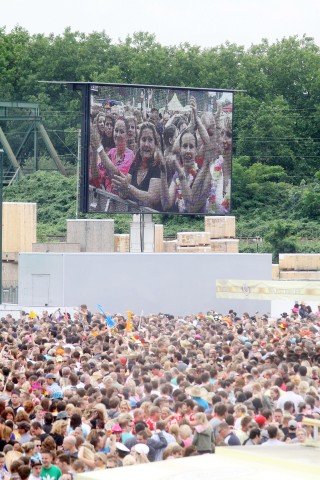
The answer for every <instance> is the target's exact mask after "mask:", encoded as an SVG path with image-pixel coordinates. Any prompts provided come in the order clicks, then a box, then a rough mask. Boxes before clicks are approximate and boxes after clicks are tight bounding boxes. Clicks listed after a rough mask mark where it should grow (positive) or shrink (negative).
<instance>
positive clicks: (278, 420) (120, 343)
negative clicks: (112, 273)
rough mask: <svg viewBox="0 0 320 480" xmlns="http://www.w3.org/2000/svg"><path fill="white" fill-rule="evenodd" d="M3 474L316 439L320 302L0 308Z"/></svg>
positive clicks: (65, 471) (57, 475)
mask: <svg viewBox="0 0 320 480" xmlns="http://www.w3.org/2000/svg"><path fill="white" fill-rule="evenodd" d="M0 345H1V349H0V390H1V392H0V477H1V480H27V479H28V478H30V480H38V479H43V480H49V479H50V480H52V479H54V480H59V479H62V480H72V479H73V475H74V474H75V473H81V472H85V471H92V470H101V469H105V468H116V467H125V466H129V465H134V464H140V463H148V462H156V461H164V460H167V459H175V458H181V457H188V456H196V455H202V454H212V453H214V452H215V449H216V447H217V446H224V447H228V446H242V447H241V448H246V447H247V446H249V445H250V446H253V445H255V446H256V448H267V447H268V446H270V445H278V446H284V445H285V444H299V445H300V444H301V445H302V444H304V443H308V442H312V440H313V435H314V431H313V427H312V425H311V424H312V421H314V420H317V419H319V418H320V402H319V398H320V397H319V395H320V383H319V378H320V305H319V307H318V310H317V311H316V312H312V309H311V308H310V307H308V306H305V305H304V303H303V302H301V303H300V304H299V303H297V304H295V305H294V307H293V308H292V310H291V311H290V312H289V313H283V314H282V315H281V317H280V318H278V319H271V318H269V317H268V316H267V315H263V316H257V315H255V316H250V315H249V314H248V313H243V314H241V315H238V314H237V313H236V312H234V311H233V310H230V311H229V312H228V314H226V315H221V314H219V313H217V312H215V311H214V310H212V311H209V312H206V313H199V314H197V315H189V316H186V317H181V318H179V317H173V316H171V315H169V314H161V313H160V314H157V315H150V316H148V317H141V316H138V315H135V314H133V313H132V312H127V315H125V316H123V315H122V314H115V315H109V314H105V313H103V312H102V311H100V310H99V311H98V312H96V313H92V312H90V311H89V310H88V308H87V306H86V305H82V306H81V307H80V308H79V309H75V310H74V311H73V312H71V313H69V312H67V311H65V312H62V311H61V310H57V311H56V312H54V313H52V314H50V315H49V314H48V312H47V311H44V312H42V314H39V315H38V314H37V313H36V312H33V311H32V312H28V313H27V312H22V313H21V315H20V318H13V317H12V315H10V314H8V315H6V317H4V318H2V319H1V321H0Z"/></svg>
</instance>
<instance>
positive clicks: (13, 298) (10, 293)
mask: <svg viewBox="0 0 320 480" xmlns="http://www.w3.org/2000/svg"><path fill="white" fill-rule="evenodd" d="M2 303H8V304H11V305H18V287H8V288H2Z"/></svg>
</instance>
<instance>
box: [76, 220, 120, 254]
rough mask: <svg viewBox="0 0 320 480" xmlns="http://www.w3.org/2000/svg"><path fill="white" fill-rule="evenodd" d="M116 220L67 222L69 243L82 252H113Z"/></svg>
mask: <svg viewBox="0 0 320 480" xmlns="http://www.w3.org/2000/svg"><path fill="white" fill-rule="evenodd" d="M113 237H114V220H92V219H91V220H87V219H86V220H67V243H79V244H80V250H81V252H113V251H114V238H113Z"/></svg>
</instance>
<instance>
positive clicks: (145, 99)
mask: <svg viewBox="0 0 320 480" xmlns="http://www.w3.org/2000/svg"><path fill="white" fill-rule="evenodd" d="M119 88H120V90H121V87H119ZM119 88H118V89H117V91H118V90H119ZM123 89H125V87H123ZM138 91H139V93H140V90H138ZM138 91H137V89H136V92H134V89H133V94H134V93H135V95H136V96H137V95H138ZM99 93H100V96H101V95H103V92H102V91H100V92H99ZM161 93H162V94H163V95H162V96H161ZM183 93H187V96H186V98H185V99H184V102H185V103H186V104H185V105H184V106H182V104H181V102H180V101H179V99H178V96H177V95H179V94H180V95H182V94H181V92H179V91H177V93H173V92H171V94H170V101H168V98H169V97H168V92H166V91H165V90H164V89H163V90H160V91H158V90H153V89H149V90H146V91H144V90H143V91H142V99H140V100H141V101H140V103H139V104H137V103H136V102H133V100H132V99H131V96H129V95H127V97H126V98H127V99H128V100H127V101H126V103H125V104H124V103H123V102H120V101H118V100H113V99H104V100H103V101H102V103H101V104H97V102H95V101H94V98H95V97H93V100H92V104H91V119H90V122H91V131H90V152H89V184H90V185H91V187H95V188H97V189H101V190H104V191H105V192H107V193H111V194H113V195H116V196H118V197H119V198H121V199H122V200H130V201H131V202H135V203H136V204H137V205H139V206H144V207H148V208H151V209H153V210H155V211H161V212H172V213H203V214H220V215H224V214H227V213H229V212H230V190H231V147H232V94H231V93H227V92H223V93H217V92H206V91H204V92H200V93H199V92H192V91H191V92H190V91H189V92H183ZM111 94H112V93H111ZM113 96H114V97H115V96H116V93H113ZM156 96H158V98H159V100H158V101H156V100H155V97H156ZM196 97H197V99H198V101H199V102H201V107H199V105H197V99H196ZM117 98H121V97H120V96H119V94H118V96H117ZM161 99H162V100H161ZM156 104H159V105H162V108H158V107H155V106H153V105H156ZM135 105H139V106H135Z"/></svg>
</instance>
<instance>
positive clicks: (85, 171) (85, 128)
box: [63, 82, 239, 217]
mask: <svg viewBox="0 0 320 480" xmlns="http://www.w3.org/2000/svg"><path fill="white" fill-rule="evenodd" d="M63 83H67V84H71V85H72V88H73V90H78V91H81V93H82V116H81V141H80V144H81V155H80V188H79V193H80V195H79V210H80V212H81V213H84V214H89V215H94V214H103V213H104V212H102V211H97V212H94V211H92V210H90V209H89V191H90V184H89V163H90V162H89V148H90V112H91V92H92V87H94V86H97V87H99V86H100V87H103V86H105V87H116V88H118V87H123V88H140V89H154V90H178V91H191V92H192V91H198V92H219V93H224V92H225V93H232V94H233V95H232V102H231V103H232V133H233V129H234V93H235V92H239V90H234V89H227V88H200V87H181V86H180V87H177V86H162V85H146V84H128V83H108V82H63ZM232 148H233V135H232V139H231V160H230V161H231V166H230V179H232ZM231 212H232V188H231V190H230V200H229V211H228V213H225V214H223V213H203V212H196V213H189V212H185V213H181V212H175V211H166V212H162V211H154V212H152V211H151V209H150V212H148V209H146V211H145V212H110V214H112V215H123V214H126V215H127V214H128V213H138V214H139V213H158V214H164V215H200V216H226V217H227V216H229V215H231V214H232V213H231ZM106 213H108V212H106Z"/></svg>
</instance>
